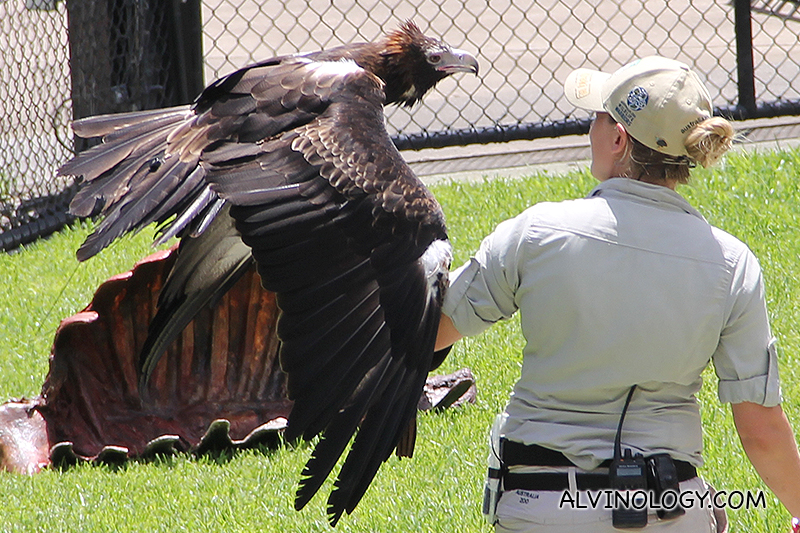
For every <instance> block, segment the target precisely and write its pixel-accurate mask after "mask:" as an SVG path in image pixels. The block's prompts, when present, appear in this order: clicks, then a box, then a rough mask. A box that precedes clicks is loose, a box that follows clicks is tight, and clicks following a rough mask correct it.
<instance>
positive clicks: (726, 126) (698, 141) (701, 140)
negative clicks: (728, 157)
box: [685, 117, 736, 168]
mask: <svg viewBox="0 0 800 533" xmlns="http://www.w3.org/2000/svg"><path fill="white" fill-rule="evenodd" d="M735 135H736V131H735V130H734V128H733V124H731V123H730V122H729V121H728V120H726V119H724V118H722V117H710V118H707V119H705V120H704V121H702V122H701V123H699V124H698V125H697V126H695V127H694V128H693V129H692V131H691V132H690V133H689V135H688V136H687V137H686V144H685V146H686V151H687V152H688V153H689V156H690V157H691V158H692V159H694V160H695V161H697V162H698V163H699V164H701V165H702V166H703V167H705V168H708V167H710V166H711V165H713V164H714V163H716V162H717V161H719V158H720V157H722V155H723V154H724V153H725V152H727V151H728V150H730V148H731V146H732V145H733V139H734V136H735Z"/></svg>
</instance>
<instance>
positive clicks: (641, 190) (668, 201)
mask: <svg viewBox="0 0 800 533" xmlns="http://www.w3.org/2000/svg"><path fill="white" fill-rule="evenodd" d="M593 196H606V197H617V198H625V197H631V196H633V197H636V198H639V199H644V200H649V201H651V202H655V203H657V204H661V205H662V206H664V207H671V208H673V209H680V210H681V211H684V212H686V213H689V214H690V215H694V216H696V217H697V218H699V219H701V220H705V217H703V215H701V214H700V211H698V210H697V209H695V208H694V207H692V206H691V204H689V202H687V201H686V199H685V198H684V197H683V196H681V195H680V194H678V193H677V192H675V191H673V190H672V189H669V188H667V187H664V186H662V185H654V184H652V183H645V182H642V181H636V180H632V179H630V178H609V179H607V180H606V181H603V182H600V183H599V184H598V185H597V186H596V187H595V188H594V189H592V190H591V192H589V194H588V196H587V197H589V198H591V197H593Z"/></svg>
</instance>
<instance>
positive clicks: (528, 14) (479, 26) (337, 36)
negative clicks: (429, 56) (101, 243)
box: [0, 0, 800, 248]
mask: <svg viewBox="0 0 800 533" xmlns="http://www.w3.org/2000/svg"><path fill="white" fill-rule="evenodd" d="M798 3H800V0H792V1H785V0H752V5H750V4H748V3H747V2H746V1H742V0H733V2H728V1H716V2H715V1H713V0H704V1H699V0H669V1H665V0H661V1H655V0H622V1H619V0H616V1H612V0H595V1H592V2H588V1H584V0H537V1H533V0H523V1H518V0H513V1H512V0H492V1H491V2H489V1H487V0H402V1H401V0H363V1H362V0H306V1H303V2H300V1H295V0H288V1H287V0H260V1H256V0H205V1H202V2H201V0H80V1H73V2H69V3H66V4H65V3H63V2H58V1H57V0H0V77H2V84H0V106H2V109H3V111H2V114H0V243H2V246H3V248H9V247H12V246H15V245H18V244H19V243H20V242H26V239H27V238H29V237H28V234H31V235H32V234H33V233H35V232H32V231H30V230H29V229H25V228H29V226H27V225H26V223H25V222H26V221H33V222H34V226H36V225H37V224H38V225H39V226H42V225H44V226H47V227H49V224H42V222H41V220H43V219H47V218H48V217H47V216H45V215H46V214H47V212H48V211H47V209H44V210H43V211H41V213H45V215H41V213H40V211H38V210H41V209H42V205H45V204H47V202H50V204H57V203H58V201H61V204H60V205H61V206H62V207H61V209H60V210H59V209H50V211H53V212H54V213H57V214H58V215H57V216H56V215H54V216H52V217H50V218H51V219H53V220H55V219H56V218H58V217H59V216H60V217H62V218H63V205H64V202H63V200H64V198H65V197H67V196H68V195H69V193H70V191H69V190H67V192H63V191H65V189H68V186H69V185H70V184H68V183H60V182H58V180H56V179H55V178H54V175H55V169H56V168H57V166H58V165H59V164H61V163H62V162H64V161H65V160H66V159H67V158H68V157H69V155H70V153H71V148H72V139H71V136H70V134H69V130H68V127H67V123H68V119H70V118H72V117H73V116H74V117H75V118H79V117H83V116H88V115H92V114H97V113H106V112H116V111H125V110H132V109H145V108H152V107H162V106H167V105H176V104H180V103H185V102H187V101H190V100H191V99H192V98H193V97H194V96H195V95H196V94H197V93H198V92H199V90H200V89H201V88H202V86H203V85H204V84H205V83H208V82H210V81H212V80H213V79H215V78H217V77H219V76H221V75H223V74H226V73H228V72H230V71H232V70H234V69H236V68H239V67H241V66H244V65H246V64H248V63H252V62H254V61H258V60H261V59H265V58H267V57H270V56H273V55H277V54H284V53H293V52H297V51H307V50H315V49H320V48H327V47H332V46H335V45H338V44H342V43H346V42H352V41H364V40H373V39H375V38H377V37H378V36H379V35H381V34H382V33H384V32H385V31H388V30H391V29H393V28H395V27H397V26H398V25H399V24H400V23H401V22H402V21H404V20H406V19H413V20H414V21H415V22H416V23H417V24H418V25H419V26H420V27H421V28H422V30H423V31H424V32H426V33H428V34H430V35H435V36H438V37H441V38H443V39H444V40H445V41H447V42H448V43H450V44H452V45H453V46H457V47H459V48H463V49H466V50H468V51H470V52H472V53H474V54H475V55H476V56H477V57H478V60H479V62H480V65H481V74H480V76H479V77H474V76H458V77H454V78H450V79H447V80H445V81H443V82H442V83H440V84H439V86H438V87H437V89H436V90H435V91H434V92H432V93H431V94H429V95H428V96H427V98H426V100H425V101H424V102H423V103H422V104H421V105H420V106H418V107H416V108H414V109H412V110H406V109H402V108H397V109H389V110H388V127H389V130H390V133H391V134H392V135H393V136H394V139H395V141H396V143H397V144H398V146H400V147H401V148H421V147H426V146H443V145H448V144H470V143H480V142H492V141H505V140H512V139H532V138H536V137H542V136H558V135H564V134H571V133H581V132H584V131H585V130H586V128H587V127H588V118H589V117H588V114H586V113H585V112H582V111H576V110H575V109H574V108H572V107H571V106H570V105H569V104H568V103H567V102H566V100H565V99H564V98H563V94H562V82H563V80H564V78H565V77H566V76H567V74H568V73H569V72H570V71H571V70H572V69H574V68H577V67H582V66H585V67H596V68H600V69H604V70H613V69H616V68H617V67H619V66H621V65H623V64H625V63H627V62H628V61H630V60H632V59H633V58H635V57H641V56H645V55H649V54H660V55H664V56H668V57H674V58H676V59H680V60H682V61H685V62H687V63H689V64H690V65H692V66H693V67H694V68H695V69H696V70H697V71H698V72H700V73H701V74H702V75H703V77H704V78H705V79H706V80H707V84H708V86H709V89H710V91H711V96H712V98H713V101H714V103H715V104H716V105H717V107H718V112H719V113H722V114H727V115H730V116H733V117H736V118H755V117H759V116H774V115H780V114H800V62H798V61H797V60H796V58H797V57H800V42H799V41H798V37H797V36H798V35H799V34H800V10H799V9H798ZM68 26H69V33H67V30H68ZM201 28H202V32H201ZM748 34H749V35H748ZM67 35H69V38H68V37H67ZM68 51H70V52H71V53H70V54H69V58H70V61H71V68H69V67H68V66H67V63H68ZM81 147H82V146H81ZM40 198H43V199H44V202H45V203H44V204H43V203H42V202H43V201H42V200H39V199H40ZM48 205H49V204H48ZM34 229H36V228H34Z"/></svg>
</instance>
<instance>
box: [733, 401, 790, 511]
mask: <svg viewBox="0 0 800 533" xmlns="http://www.w3.org/2000/svg"><path fill="white" fill-rule="evenodd" d="M731 407H732V409H733V421H734V423H735V424H736V431H737V432H738V433H739V438H740V439H741V441H742V446H743V447H744V451H745V453H746V454H747V457H748V459H750V462H751V463H752V464H753V466H754V467H755V469H756V472H758V475H759V476H761V479H763V480H764V483H766V484H767V486H768V487H769V488H770V490H772V492H773V493H775V496H777V497H778V499H779V500H780V501H781V503H783V505H784V506H785V507H786V509H787V510H788V511H789V512H790V513H791V514H792V516H800V453H798V450H797V442H796V441H795V437H794V431H793V430H792V426H791V425H790V424H789V420H788V419H787V418H786V414H785V413H784V412H783V408H782V407H781V406H780V405H777V406H775V407H764V406H762V405H758V404H755V403H750V402H742V403H735V404H731Z"/></svg>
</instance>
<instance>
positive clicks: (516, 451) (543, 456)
mask: <svg viewBox="0 0 800 533" xmlns="http://www.w3.org/2000/svg"><path fill="white" fill-rule="evenodd" d="M500 453H501V457H502V459H503V465H504V466H505V467H506V468H508V467H509V466H575V464H574V463H573V462H572V461H570V460H569V459H567V458H566V456H564V454H562V453H561V452H557V451H555V450H551V449H549V448H545V447H543V446H539V445H537V444H522V443H521V442H515V441H511V440H506V439H502V440H501V442H500ZM673 462H674V463H675V470H676V471H677V473H678V481H679V482H682V481H686V480H688V479H692V478H694V477H697V469H695V467H694V466H692V465H691V464H689V463H687V462H686V461H676V460H673ZM610 464H611V460H610V459H608V460H606V461H603V462H602V463H600V467H608V466H609V465H610ZM575 480H576V483H577V488H578V490H603V489H608V488H611V487H610V485H609V479H608V474H594V473H584V472H578V473H576V474H575ZM503 488H504V489H505V490H517V489H522V490H567V489H569V477H568V474H567V473H566V472H564V473H558V472H536V473H511V472H508V471H505V472H504V473H503Z"/></svg>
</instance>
